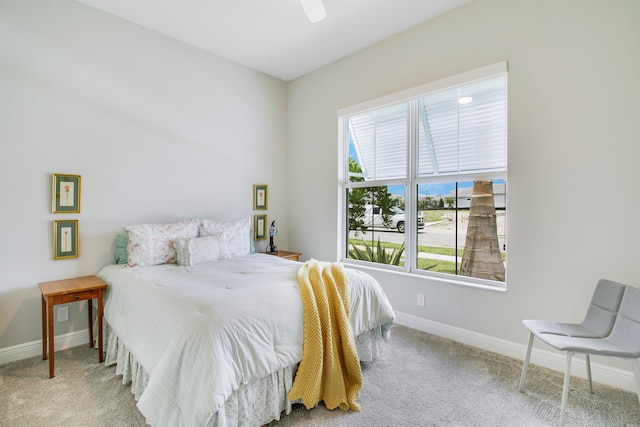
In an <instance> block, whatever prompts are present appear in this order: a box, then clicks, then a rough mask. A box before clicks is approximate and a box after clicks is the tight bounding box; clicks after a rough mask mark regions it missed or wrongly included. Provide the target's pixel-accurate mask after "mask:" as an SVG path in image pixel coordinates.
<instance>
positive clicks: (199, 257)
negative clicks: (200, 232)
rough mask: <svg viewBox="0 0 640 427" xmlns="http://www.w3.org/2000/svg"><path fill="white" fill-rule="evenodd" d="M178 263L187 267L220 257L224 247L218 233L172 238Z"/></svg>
mask: <svg viewBox="0 0 640 427" xmlns="http://www.w3.org/2000/svg"><path fill="white" fill-rule="evenodd" d="M172 243H173V247H174V248H175V250H176V259H177V261H178V265H180V266H182V267H188V266H190V265H197V264H202V263H203V262H209V261H217V260H219V259H220V256H221V251H222V249H223V247H224V243H223V242H222V240H221V238H220V235H219V234H214V235H211V236H204V237H196V238H193V239H173V240H172Z"/></svg>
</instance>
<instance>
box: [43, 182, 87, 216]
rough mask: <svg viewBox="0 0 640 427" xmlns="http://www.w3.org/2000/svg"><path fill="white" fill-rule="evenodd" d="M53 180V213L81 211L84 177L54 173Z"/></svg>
mask: <svg viewBox="0 0 640 427" xmlns="http://www.w3.org/2000/svg"><path fill="white" fill-rule="evenodd" d="M51 181H52V188H51V213H80V195H81V187H82V177H81V176H80V175H67V174H60V173H54V174H53V175H52V179H51Z"/></svg>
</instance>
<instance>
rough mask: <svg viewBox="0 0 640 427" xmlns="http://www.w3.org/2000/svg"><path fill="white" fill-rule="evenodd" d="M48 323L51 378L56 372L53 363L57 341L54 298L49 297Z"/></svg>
mask: <svg viewBox="0 0 640 427" xmlns="http://www.w3.org/2000/svg"><path fill="white" fill-rule="evenodd" d="M47 306H48V307H47V308H48V310H47V319H48V321H47V323H48V330H49V332H48V335H49V378H53V377H54V376H55V375H54V372H53V364H54V361H53V359H54V352H55V350H54V341H55V337H54V336H53V298H48V304H47Z"/></svg>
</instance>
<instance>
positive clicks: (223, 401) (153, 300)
mask: <svg viewBox="0 0 640 427" xmlns="http://www.w3.org/2000/svg"><path fill="white" fill-rule="evenodd" d="M130 236H131V237H134V236H135V235H134V234H133V233H130ZM245 236H246V234H245ZM174 243H177V242H174ZM130 246H131V242H129V247H130ZM245 251H246V252H247V253H246V254H244V252H245ZM301 266H302V263H300V262H296V261H291V260H287V259H283V258H280V257H276V256H272V255H267V254H261V253H251V251H247V250H246V249H243V251H242V254H231V255H229V253H227V256H225V257H220V256H219V255H218V256H217V257H216V260H215V261H204V262H197V263H192V265H187V266H185V265H178V264H174V263H171V262H167V263H161V264H157V265H134V266H131V265H127V264H125V265H121V264H116V265H108V266H106V267H104V268H103V269H102V270H101V271H100V273H99V274H98V277H100V278H101V279H103V280H104V281H105V282H107V283H108V285H109V287H108V288H107V290H106V292H105V308H104V319H105V328H104V335H105V343H106V345H105V349H106V357H105V362H106V364H107V365H116V374H118V375H122V376H123V383H125V384H126V383H129V382H130V383H131V390H132V392H133V393H134V395H135V398H136V400H137V401H138V408H139V409H140V411H141V413H142V414H143V415H144V416H145V418H146V420H147V422H148V423H149V424H151V425H153V426H165V425H166V426H176V425H189V426H192V425H193V426H199V425H202V426H236V425H239V426H260V425H264V424H266V423H268V422H270V421H272V420H277V419H279V418H280V416H281V414H282V413H285V414H286V413H289V412H290V411H291V405H292V402H290V401H289V400H288V399H287V394H288V392H289V390H290V389H291V387H292V383H293V380H294V378H295V373H296V369H297V366H298V363H299V362H300V360H301V359H302V355H303V353H302V349H303V307H302V300H301V297H300V291H299V287H298V282H297V272H298V270H299V268H300V267H301ZM345 273H346V276H347V278H348V281H349V285H350V291H351V315H350V318H349V321H350V323H351V328H352V331H353V334H354V336H355V337H356V338H355V341H356V348H357V353H358V357H359V358H360V360H361V361H365V362H370V361H373V360H374V359H375V358H376V357H377V356H378V355H379V353H380V352H381V349H382V346H383V344H384V343H385V342H386V341H387V339H388V336H389V332H390V329H391V325H392V323H393V321H394V314H393V311H392V309H391V306H390V304H389V301H388V300H387V298H386V296H385V295H384V292H383V291H382V288H381V287H380V285H379V284H378V283H377V282H376V281H375V280H374V279H373V278H371V276H369V275H367V274H366V273H363V272H361V271H358V270H353V269H348V268H346V269H345Z"/></svg>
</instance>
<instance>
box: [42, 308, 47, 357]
mask: <svg viewBox="0 0 640 427" xmlns="http://www.w3.org/2000/svg"><path fill="white" fill-rule="evenodd" d="M42 360H47V301H46V298H45V297H44V295H43V296H42Z"/></svg>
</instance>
